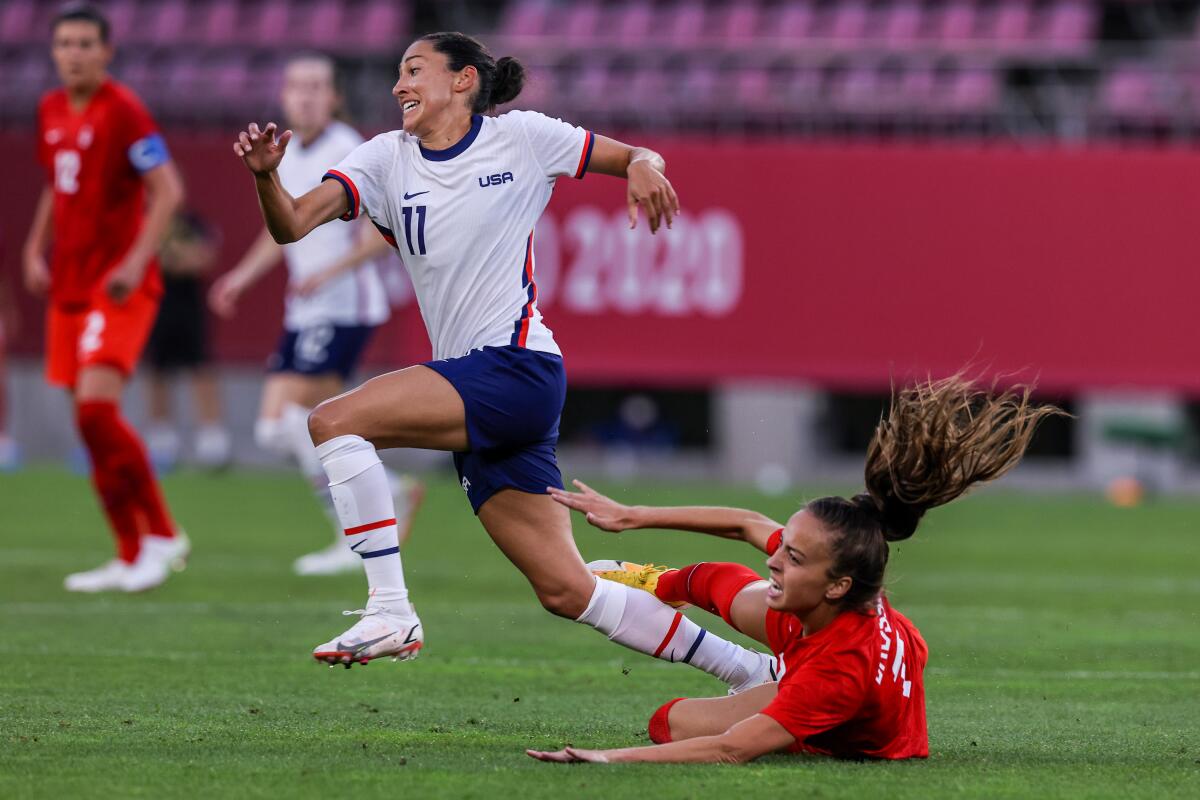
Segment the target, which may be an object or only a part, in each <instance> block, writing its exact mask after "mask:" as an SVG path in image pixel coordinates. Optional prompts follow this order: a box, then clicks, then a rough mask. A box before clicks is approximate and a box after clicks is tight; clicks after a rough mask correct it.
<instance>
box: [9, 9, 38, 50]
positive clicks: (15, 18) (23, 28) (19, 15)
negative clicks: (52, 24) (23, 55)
mask: <svg viewBox="0 0 1200 800" xmlns="http://www.w3.org/2000/svg"><path fill="white" fill-rule="evenodd" d="M35 17H36V14H35V9H34V3H33V0H9V2H7V3H5V4H4V5H3V6H0V42H3V43H4V44H19V43H21V42H27V41H31V40H33V39H36V38H37V37H36V36H35V35H34V20H35Z"/></svg>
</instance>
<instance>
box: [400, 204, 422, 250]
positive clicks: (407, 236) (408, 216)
mask: <svg viewBox="0 0 1200 800" xmlns="http://www.w3.org/2000/svg"><path fill="white" fill-rule="evenodd" d="M414 210H416V212H417V214H416V216H417V247H416V249H415V250H414V249H413V224H412V221H413V211H414ZM400 211H401V213H403V214H404V241H405V242H406V243H407V244H408V252H409V253H411V254H412V255H414V256H415V255H422V256H423V255H425V206H401V208H400Z"/></svg>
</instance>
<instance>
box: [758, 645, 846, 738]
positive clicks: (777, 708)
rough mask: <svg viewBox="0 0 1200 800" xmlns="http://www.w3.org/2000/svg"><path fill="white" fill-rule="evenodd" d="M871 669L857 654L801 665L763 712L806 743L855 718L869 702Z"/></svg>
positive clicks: (790, 675) (838, 654)
mask: <svg viewBox="0 0 1200 800" xmlns="http://www.w3.org/2000/svg"><path fill="white" fill-rule="evenodd" d="M859 662H861V663H859ZM869 667H870V665H869V664H868V663H867V661H866V659H865V658H863V656H862V655H861V654H860V653H857V652H853V651H841V652H836V651H835V652H834V653H830V655H829V656H827V657H821V658H816V659H813V660H812V661H810V662H806V663H804V664H801V665H799V666H798V667H797V668H796V670H795V672H791V671H789V672H788V673H787V674H786V675H785V676H784V679H783V680H782V681H781V682H780V684H779V692H778V694H776V695H775V699H774V700H772V701H771V704H770V705H768V706H767V707H766V708H764V709H763V710H762V712H760V713H763V714H766V715H767V716H768V717H770V718H771V719H773V720H775V721H776V722H778V723H779V724H780V725H782V726H783V727H784V728H785V729H786V730H787V732H788V733H790V734H791V735H792V736H794V737H796V741H798V742H803V741H804V740H805V739H807V738H808V737H810V736H813V735H815V734H818V733H821V732H823V731H827V730H829V729H831V728H835V727H837V726H838V725H841V724H842V723H844V722H846V721H848V720H850V719H853V718H854V716H855V715H856V714H857V713H858V711H859V709H860V708H861V707H862V704H863V701H864V700H865V699H866V679H865V674H866V671H867V670H868V669H869Z"/></svg>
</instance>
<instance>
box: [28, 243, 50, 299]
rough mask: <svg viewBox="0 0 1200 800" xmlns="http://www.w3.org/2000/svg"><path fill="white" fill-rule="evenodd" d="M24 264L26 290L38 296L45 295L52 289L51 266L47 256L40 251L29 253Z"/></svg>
mask: <svg viewBox="0 0 1200 800" xmlns="http://www.w3.org/2000/svg"><path fill="white" fill-rule="evenodd" d="M23 266H24V269H23V272H24V277H25V288H26V290H28V291H29V293H30V294H32V295H34V296H36V297H43V296H44V295H45V294H46V292H47V291H49V289H50V267H49V266H47V264H46V258H45V256H42V255H41V254H40V253H39V254H34V255H27V256H25V263H24V265H23Z"/></svg>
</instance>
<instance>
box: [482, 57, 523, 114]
mask: <svg viewBox="0 0 1200 800" xmlns="http://www.w3.org/2000/svg"><path fill="white" fill-rule="evenodd" d="M524 86H525V67H523V66H522V65H521V62H520V61H517V60H516V59H515V58H512V57H511V56H504V57H503V58H501V59H499V60H498V61H496V78H495V80H494V81H493V83H492V93H491V95H490V97H489V98H488V99H489V105H493V106H499V105H503V104H504V103H509V102H512V101H513V100H515V99H516V98H517V95H519V94H520V93H521V89H522V88H523V87H524Z"/></svg>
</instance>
